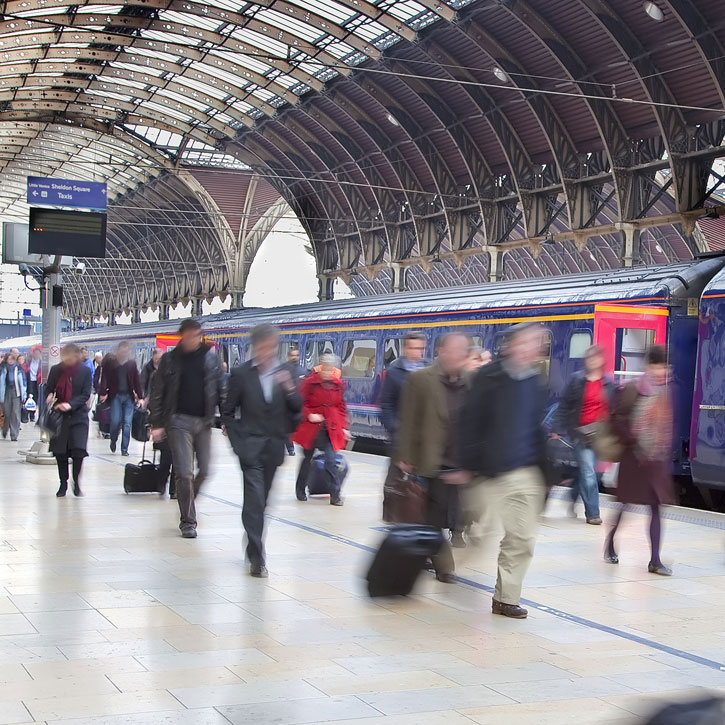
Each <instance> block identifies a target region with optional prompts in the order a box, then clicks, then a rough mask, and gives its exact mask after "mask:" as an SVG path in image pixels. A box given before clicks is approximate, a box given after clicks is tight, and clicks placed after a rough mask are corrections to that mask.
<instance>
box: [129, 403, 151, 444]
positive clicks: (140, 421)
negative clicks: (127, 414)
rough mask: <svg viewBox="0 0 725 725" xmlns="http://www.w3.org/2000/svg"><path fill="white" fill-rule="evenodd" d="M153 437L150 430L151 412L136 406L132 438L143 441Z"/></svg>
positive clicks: (132, 420) (132, 421) (132, 423)
mask: <svg viewBox="0 0 725 725" xmlns="http://www.w3.org/2000/svg"><path fill="white" fill-rule="evenodd" d="M150 437H151V434H150V432H149V412H148V410H146V409H145V408H134V411H133V418H131V438H133V439H134V440H135V441H140V442H141V443H146V441H147V440H148V439H149V438H150Z"/></svg>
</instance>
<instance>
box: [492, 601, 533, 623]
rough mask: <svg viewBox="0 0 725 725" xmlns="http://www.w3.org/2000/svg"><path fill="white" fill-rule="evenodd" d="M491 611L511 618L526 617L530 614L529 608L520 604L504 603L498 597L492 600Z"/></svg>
mask: <svg viewBox="0 0 725 725" xmlns="http://www.w3.org/2000/svg"><path fill="white" fill-rule="evenodd" d="M491 611H492V612H493V613H494V614H500V615H502V616H504V617H510V618H511V619H526V617H528V616H529V610H528V609H524V608H523V607H520V606H519V605H518V604H504V603H503V602H499V601H498V600H497V599H494V600H492V602H491Z"/></svg>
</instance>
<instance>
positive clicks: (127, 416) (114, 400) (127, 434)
mask: <svg viewBox="0 0 725 725" xmlns="http://www.w3.org/2000/svg"><path fill="white" fill-rule="evenodd" d="M99 386H100V390H99V391H98V392H99V394H100V399H101V402H103V403H105V402H109V403H110V405H111V429H110V433H111V453H115V452H116V446H117V443H118V437H119V434H120V435H121V455H122V456H127V455H128V445H129V443H130V442H131V421H132V419H133V410H134V408H135V407H136V406H137V405H138V404H139V403H140V402H141V401H142V400H143V397H144V394H143V388H142V387H141V378H140V376H139V372H138V367H137V366H136V361H135V360H133V359H131V345H130V344H129V343H128V342H126V341H125V340H124V341H123V342H120V343H118V346H117V347H116V351H115V354H114V356H113V357H110V358H108V364H107V365H106V366H104V369H103V372H102V377H101V378H100V382H99Z"/></svg>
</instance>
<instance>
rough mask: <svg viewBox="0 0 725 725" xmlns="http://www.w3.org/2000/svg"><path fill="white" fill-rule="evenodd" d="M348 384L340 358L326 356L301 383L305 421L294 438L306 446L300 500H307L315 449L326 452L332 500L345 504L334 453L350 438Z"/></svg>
mask: <svg viewBox="0 0 725 725" xmlns="http://www.w3.org/2000/svg"><path fill="white" fill-rule="evenodd" d="M344 393H345V384H344V383H343V382H342V380H341V379H340V370H339V369H338V367H337V358H336V357H335V356H334V355H324V356H323V357H322V359H321V364H320V366H319V367H318V368H315V370H314V371H313V372H312V374H311V375H309V376H308V377H306V378H305V379H304V381H303V382H302V388H301V390H300V394H301V396H302V422H301V423H300V425H299V427H298V428H297V430H296V431H295V434H294V436H293V437H292V440H293V441H294V442H295V443H299V445H300V446H302V448H303V449H304V453H305V455H304V458H303V459H302V462H301V463H300V470H299V473H298V474H297V485H296V492H297V499H298V500H299V501H306V500H307V493H306V489H307V476H308V475H309V472H310V465H311V463H312V456H313V455H314V453H315V450H316V449H318V448H319V449H320V450H321V451H323V452H324V454H325V473H326V474H327V476H328V478H329V481H330V503H331V504H332V505H333V506H342V498H341V497H340V488H341V486H342V482H341V481H340V477H339V475H338V472H337V461H336V457H335V452H336V451H339V450H341V449H342V448H344V447H345V443H346V442H347V440H348V439H349V437H350V434H349V432H348V430H347V407H346V405H345V398H344Z"/></svg>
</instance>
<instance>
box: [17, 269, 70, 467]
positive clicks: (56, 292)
mask: <svg viewBox="0 0 725 725" xmlns="http://www.w3.org/2000/svg"><path fill="white" fill-rule="evenodd" d="M57 263H58V264H59V263H60V260H57ZM62 283H63V277H62V275H61V274H60V272H51V273H50V274H49V275H48V276H47V277H46V278H45V285H44V286H43V288H42V289H41V290H40V307H41V309H42V310H43V323H42V324H43V326H42V333H41V340H42V345H43V348H42V352H43V354H42V358H41V380H42V382H43V383H45V381H46V380H47V379H48V373H49V372H50V369H51V368H52V367H53V365H57V364H58V363H59V362H60V319H61V311H62V308H63V286H62ZM42 391H43V386H42V385H41V388H40V392H39V394H38V397H39V398H40V400H38V401H36V403H37V404H38V408H39V409H40V408H41V407H42V405H44V397H45V396H44V394H43V392H42ZM25 460H26V462H27V463H35V464H37V465H49V466H52V465H54V464H55V458H54V457H53V455H52V454H51V453H50V449H49V438H48V434H47V433H46V432H45V431H42V432H41V434H40V440H39V441H36V442H35V443H33V445H32V446H31V447H30V450H28V451H26V452H25Z"/></svg>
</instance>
